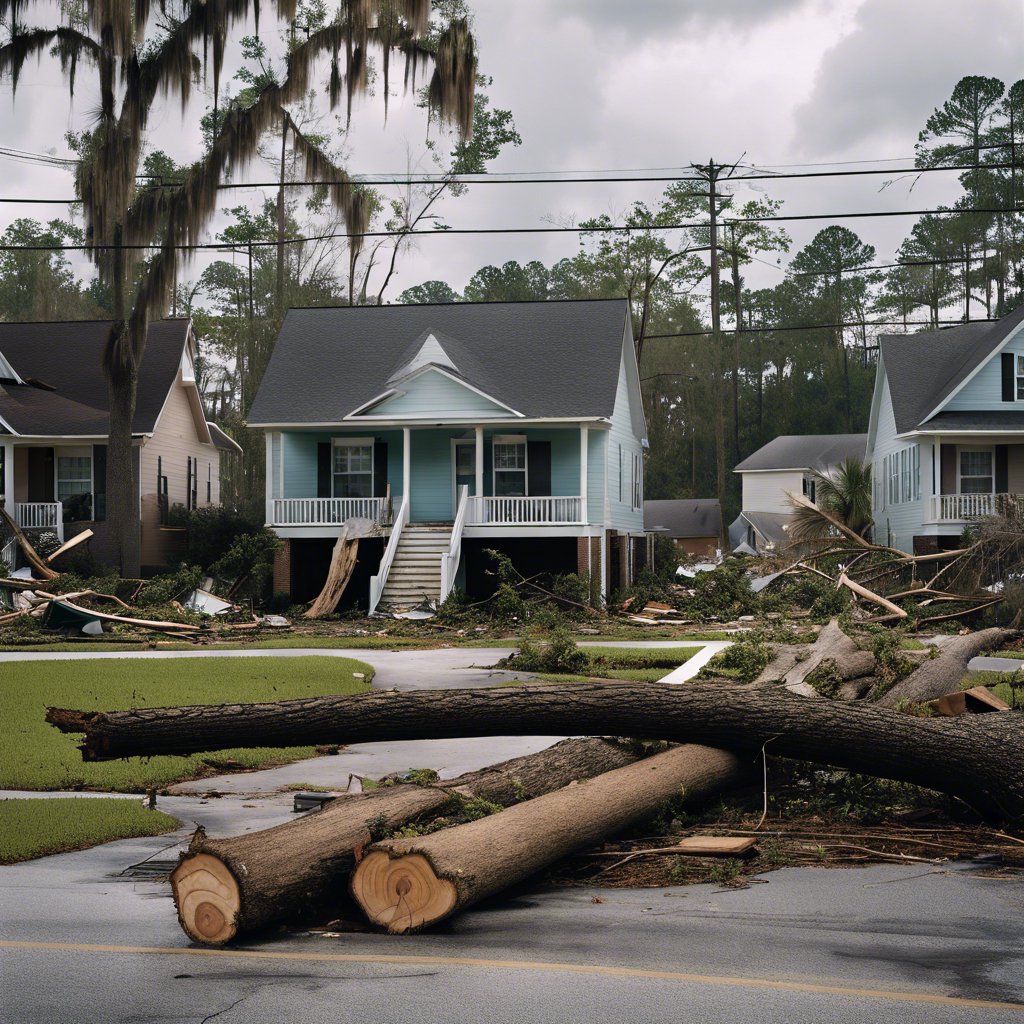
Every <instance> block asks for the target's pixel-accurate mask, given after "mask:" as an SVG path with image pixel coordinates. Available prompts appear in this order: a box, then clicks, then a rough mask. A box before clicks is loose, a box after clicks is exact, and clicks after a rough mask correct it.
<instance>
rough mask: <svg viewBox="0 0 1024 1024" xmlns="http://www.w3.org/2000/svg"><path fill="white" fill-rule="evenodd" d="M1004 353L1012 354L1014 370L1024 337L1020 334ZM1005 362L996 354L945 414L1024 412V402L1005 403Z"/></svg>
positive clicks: (953, 401) (1023, 347)
mask: <svg viewBox="0 0 1024 1024" xmlns="http://www.w3.org/2000/svg"><path fill="white" fill-rule="evenodd" d="M1001 351H1002V352H1012V353H1013V357H1014V366H1015V367H1016V358H1017V356H1018V355H1024V336H1022V335H1021V334H1020V333H1019V332H1018V333H1017V334H1016V335H1014V336H1013V337H1012V338H1011V339H1010V341H1009V343H1008V344H1007V345H1005V346H1004V347H1003V348H1002V349H1001ZM1002 394H1003V377H1002V362H1001V359H1000V355H999V353H998V352H997V353H996V354H995V355H993V356H992V357H991V358H990V359H989V361H988V362H987V363H985V365H984V366H982V368H981V369H980V370H979V371H978V372H977V374H976V375H975V376H974V377H973V378H972V379H971V380H970V381H968V383H967V384H965V385H964V387H963V388H962V389H961V390H960V391H959V392H957V394H955V395H954V396H953V397H952V398H951V399H950V400H949V401H948V402H947V403H946V404H945V405H944V406H943V412H1003V411H1005V410H1007V409H1021V408H1024V401H1016V402H1004V401H1003V400H1002Z"/></svg>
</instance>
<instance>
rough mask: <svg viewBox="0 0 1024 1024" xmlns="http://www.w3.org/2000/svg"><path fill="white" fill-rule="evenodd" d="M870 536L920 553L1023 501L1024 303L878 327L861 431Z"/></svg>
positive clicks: (949, 543)
mask: <svg viewBox="0 0 1024 1024" xmlns="http://www.w3.org/2000/svg"><path fill="white" fill-rule="evenodd" d="M868 460H869V461H870V462H871V468H872V479H873V487H874V495H873V516H874V521H875V526H874V536H875V539H876V540H877V541H879V542H881V543H887V544H891V545H892V546H893V547H897V548H900V549H901V550H903V551H916V552H918V553H920V554H926V553H929V552H933V551H937V550H950V549H952V548H955V547H956V546H958V544H959V542H960V535H961V532H962V531H963V528H964V526H966V525H967V524H968V523H970V522H971V521H972V520H973V519H976V518H977V517H978V516H983V515H988V514H991V513H992V512H994V511H997V510H999V509H1000V508H1002V507H1005V506H1007V505H1010V504H1016V505H1017V506H1018V507H1019V504H1020V503H1021V502H1024V306H1022V307H1021V308H1019V309H1017V310H1015V311H1014V312H1013V313H1011V314H1010V315H1009V316H1006V317H1004V318H1003V319H1002V320H1000V321H998V322H997V323H994V324H993V323H968V324H962V325H961V326H958V327H952V328H947V329H945V330H939V331H925V332H922V333H920V334H907V335H883V336H882V338H881V339H880V347H879V360H878V372H877V377H876V380H875V391H874V396H873V399H872V405H871V421H870V426H869V431H868Z"/></svg>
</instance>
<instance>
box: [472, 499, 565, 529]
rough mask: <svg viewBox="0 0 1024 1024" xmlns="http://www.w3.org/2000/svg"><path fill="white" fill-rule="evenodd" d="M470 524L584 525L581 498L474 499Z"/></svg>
mask: <svg viewBox="0 0 1024 1024" xmlns="http://www.w3.org/2000/svg"><path fill="white" fill-rule="evenodd" d="M472 505H473V510H472V515H471V519H470V522H471V523H472V524H473V525H475V526H480V525H491V524H497V525H505V526H531V525H546V524H556V523H557V524H568V523H582V522H583V499H582V498H578V497H565V498H562V497H559V498H554V497H532V498H473V499H472Z"/></svg>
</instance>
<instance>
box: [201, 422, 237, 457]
mask: <svg viewBox="0 0 1024 1024" xmlns="http://www.w3.org/2000/svg"><path fill="white" fill-rule="evenodd" d="M206 427H207V429H208V430H209V431H210V440H211V441H213V444H214V447H216V448H219V449H220V450H221V451H222V452H234V454H235V455H241V454H242V446H241V445H240V444H239V443H238V442H237V441H236V440H235V439H234V438H233V437H232V436H231V435H230V434H228V433H226V432H225V431H223V430H221V428H220V427H218V426H217V424H216V423H211V422H210V421H209V420H207V421H206Z"/></svg>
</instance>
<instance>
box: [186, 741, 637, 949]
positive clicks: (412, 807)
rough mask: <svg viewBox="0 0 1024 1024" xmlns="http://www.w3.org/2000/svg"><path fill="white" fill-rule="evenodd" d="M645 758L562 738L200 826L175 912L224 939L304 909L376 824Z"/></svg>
mask: <svg viewBox="0 0 1024 1024" xmlns="http://www.w3.org/2000/svg"><path fill="white" fill-rule="evenodd" d="M639 759H640V755H639V753H637V752H636V751H633V750H631V749H629V748H628V747H625V746H622V745H620V744H616V743H613V742H611V741H609V740H603V739H578V740H563V741H562V742H560V743H556V744H555V745H554V746H553V747H549V748H548V749H547V750H542V751H540V752H539V753H536V754H530V755H528V756H526V757H517V758H513V759H512V760H510V761H504V762H502V763H501V764H497V765H494V766H492V767H489V768H484V769H482V770H481V771H476V772H468V773H466V774H465V775H460V776H459V777H458V778H456V779H452V780H450V781H447V782H439V783H435V784H433V785H430V786H412V785H399V786H388V787H384V788H381V789H377V790H373V791H372V792H368V793H363V794H361V795H359V796H352V797H342V798H340V799H338V800H337V801H336V802H334V803H333V804H328V805H327V807H326V808H324V810H322V811H320V812H318V813H316V814H311V815H309V816H308V817H304V818H299V819H298V820H296V821H289V822H287V823H285V824H283V825H277V826H275V827H274V828H270V829H265V830H263V831H260V832H252V833H249V834H247V835H241V836H235V837H233V838H230V839H207V838H206V834H205V833H204V832H203V831H202V830H201V829H200V830H199V831H197V832H196V834H195V836H194V837H193V840H192V843H191V845H190V847H189V850H188V853H186V854H184V855H183V856H182V859H181V863H180V864H179V865H178V866H177V868H175V870H174V872H173V873H172V874H171V890H172V893H173V895H174V903H175V906H176V907H177V910H178V920H179V922H180V923H181V926H182V928H183V929H184V930H185V932H186V933H187V934H188V935H189V937H190V938H192V939H193V940H194V941H196V942H201V943H203V944H205V945H223V944H224V943H226V942H230V941H231V939H233V938H234V937H235V936H236V935H237V934H239V933H242V932H249V931H253V930H255V929H257V928H261V927H265V926H266V925H269V924H273V923H274V922H276V921H280V920H283V919H285V918H289V917H292V918H294V917H301V916H302V915H303V914H304V913H305V911H306V910H307V909H309V908H310V907H311V906H312V905H316V904H318V903H319V902H321V901H322V900H323V898H324V896H325V894H329V893H330V892H331V890H332V889H333V890H337V889H338V888H339V887H340V886H341V885H342V884H343V880H344V879H345V878H346V877H347V875H348V872H349V871H350V870H351V869H352V866H353V864H354V861H355V850H356V849H357V848H358V847H361V846H369V844H370V843H372V842H373V840H374V839H375V838H377V836H376V835H374V833H375V832H376V831H377V830H378V829H389V830H390V829H394V828H397V827H400V826H401V825H404V824H406V823H408V822H409V821H412V820H414V819H417V818H421V817H423V816H425V815H428V814H431V813H437V812H439V811H440V810H441V808H442V807H443V806H444V804H445V803H447V802H448V801H449V800H450V799H451V798H452V796H453V794H465V795H471V796H475V797H480V798H482V799H484V800H489V801H491V802H492V803H497V804H502V805H504V806H508V805H511V804H514V803H517V802H518V801H520V800H525V799H527V798H528V797H534V796H538V795H541V794H544V793H550V792H552V791H553V790H555V789H558V788H559V787H561V786H566V785H568V784H569V783H571V782H573V781H575V780H578V779H588V778H591V777H593V776H594V775H599V774H601V773H602V772H609V771H613V770H615V769H618V768H621V767H623V766H624V765H629V764H632V763H634V762H635V761H638V760H639Z"/></svg>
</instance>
